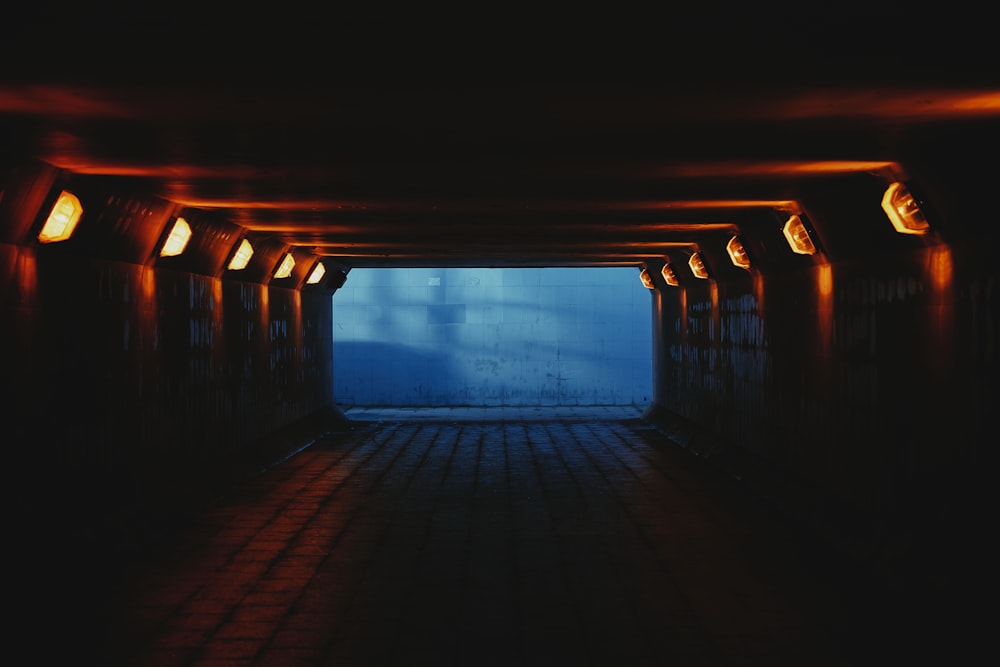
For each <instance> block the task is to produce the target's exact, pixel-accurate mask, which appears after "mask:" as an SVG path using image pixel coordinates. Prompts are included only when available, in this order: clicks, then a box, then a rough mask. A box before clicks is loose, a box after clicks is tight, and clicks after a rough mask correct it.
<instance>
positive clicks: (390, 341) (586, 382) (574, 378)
mask: <svg viewBox="0 0 1000 667" xmlns="http://www.w3.org/2000/svg"><path fill="white" fill-rule="evenodd" d="M649 303H650V294H649V291H648V290H647V289H646V288H644V287H643V286H642V284H641V283H640V281H639V272H638V269H637V268H636V267H603V268H595V267H589V268H588V267H551V268H494V269H483V268H450V269H425V268H409V269H407V268H402V269H354V270H353V271H351V273H350V277H349V279H348V281H347V282H346V283H345V284H344V286H343V287H342V288H341V289H339V290H338V291H337V293H336V294H335V296H334V320H335V322H334V335H333V345H334V356H335V358H336V374H335V387H336V390H335V391H336V395H337V400H338V404H340V405H342V406H344V405H403V406H453V405H476V406H500V405H529V406H537V405H637V406H640V407H642V408H645V407H646V406H647V405H648V403H649V399H650V396H651V389H652V387H651V382H652V373H651V366H650V345H651V342H650V338H651V333H650V325H651V315H650V308H649Z"/></svg>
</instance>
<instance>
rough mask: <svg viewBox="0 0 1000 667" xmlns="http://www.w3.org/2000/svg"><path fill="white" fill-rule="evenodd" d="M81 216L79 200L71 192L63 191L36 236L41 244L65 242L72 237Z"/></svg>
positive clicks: (81, 210)
mask: <svg viewBox="0 0 1000 667" xmlns="http://www.w3.org/2000/svg"><path fill="white" fill-rule="evenodd" d="M82 215H83V206H82V205H81V204H80V200H79V199H78V198H77V196H76V195H74V194H73V193H72V192H69V191H67V190H63V191H62V192H61V193H60V194H59V198H58V199H56V203H55V204H54V205H53V206H52V212H51V213H49V217H48V219H47V220H46V221H45V224H44V225H43V226H42V231H41V232H40V233H39V234H38V240H39V241H40V242H41V243H54V242H56V241H65V240H66V239H68V238H69V237H70V236H72V235H73V231H74V230H75V229H76V223H78V222H79V221H80V216H82Z"/></svg>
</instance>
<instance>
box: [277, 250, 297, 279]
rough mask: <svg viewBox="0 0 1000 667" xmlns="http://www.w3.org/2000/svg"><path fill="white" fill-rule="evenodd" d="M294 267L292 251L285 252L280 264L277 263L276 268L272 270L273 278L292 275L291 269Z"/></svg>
mask: <svg viewBox="0 0 1000 667" xmlns="http://www.w3.org/2000/svg"><path fill="white" fill-rule="evenodd" d="M294 268H295V258H294V257H292V253H290V252H286V253H285V258H284V259H283V260H281V264H279V265H278V270H277V271H275V272H274V277H275V278H287V277H288V276H290V275H292V269H294Z"/></svg>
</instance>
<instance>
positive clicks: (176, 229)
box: [160, 218, 191, 257]
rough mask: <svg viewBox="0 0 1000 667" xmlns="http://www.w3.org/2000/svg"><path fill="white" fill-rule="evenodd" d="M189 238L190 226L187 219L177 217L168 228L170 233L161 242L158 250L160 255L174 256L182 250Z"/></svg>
mask: <svg viewBox="0 0 1000 667" xmlns="http://www.w3.org/2000/svg"><path fill="white" fill-rule="evenodd" d="M190 240H191V226H190V225H188V223H187V220H185V219H184V218H177V220H175V221H174V226H173V228H172V229H171V230H170V234H169V235H168V236H167V241H166V243H164V244H163V248H162V249H161V250H160V257H175V256H177V255H180V254H181V253H182V252H184V249H185V248H187V244H188V241H190Z"/></svg>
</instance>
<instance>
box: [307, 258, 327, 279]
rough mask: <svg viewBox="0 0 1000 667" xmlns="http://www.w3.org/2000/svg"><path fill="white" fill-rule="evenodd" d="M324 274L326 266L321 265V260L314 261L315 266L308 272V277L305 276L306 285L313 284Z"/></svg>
mask: <svg viewBox="0 0 1000 667" xmlns="http://www.w3.org/2000/svg"><path fill="white" fill-rule="evenodd" d="M325 275H326V267H325V266H323V262H316V266H315V267H313V270H312V271H311V272H310V273H309V277H308V278H306V284H307V285H315V284H316V283H318V282H319V281H321V280H323V276H325Z"/></svg>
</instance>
